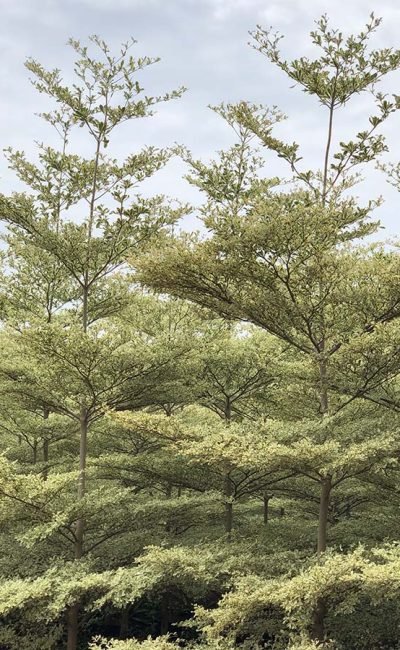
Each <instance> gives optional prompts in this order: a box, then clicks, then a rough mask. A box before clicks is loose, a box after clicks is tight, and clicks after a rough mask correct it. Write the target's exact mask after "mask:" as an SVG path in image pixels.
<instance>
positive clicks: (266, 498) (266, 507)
mask: <svg viewBox="0 0 400 650" xmlns="http://www.w3.org/2000/svg"><path fill="white" fill-rule="evenodd" d="M270 499H271V495H270V494H268V493H267V492H264V496H263V503H264V525H265V526H267V525H268V519H269V501H270Z"/></svg>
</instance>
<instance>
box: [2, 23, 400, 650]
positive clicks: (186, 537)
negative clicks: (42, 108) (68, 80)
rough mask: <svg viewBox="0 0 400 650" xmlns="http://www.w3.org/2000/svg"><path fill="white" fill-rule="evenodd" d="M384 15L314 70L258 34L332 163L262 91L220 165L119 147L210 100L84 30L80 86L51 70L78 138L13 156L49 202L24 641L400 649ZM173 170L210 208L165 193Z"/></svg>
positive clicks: (14, 543) (15, 548)
mask: <svg viewBox="0 0 400 650" xmlns="http://www.w3.org/2000/svg"><path fill="white" fill-rule="evenodd" d="M379 23H380V20H378V19H376V18H375V17H374V16H371V18H370V22H369V23H368V24H367V25H366V27H365V29H364V30H363V31H362V32H361V33H360V34H358V35H356V36H349V37H345V36H344V35H343V34H342V33H341V32H339V31H337V30H333V29H332V28H331V27H330V26H329V23H328V20H327V18H326V17H322V18H321V20H320V21H319V22H318V23H317V25H316V29H315V31H314V32H312V33H311V39H312V43H313V46H314V50H315V51H316V55H315V56H316V58H315V59H309V58H307V57H300V58H299V59H296V60H294V61H286V60H285V59H284V58H283V56H282V55H281V52H280V49H279V43H280V37H279V36H276V35H275V34H273V33H272V32H270V31H266V30H264V29H263V28H261V27H258V28H257V30H256V31H255V32H254V33H253V34H252V38H253V45H254V47H255V48H256V49H257V50H259V51H260V53H262V54H264V55H265V56H266V58H267V59H268V60H269V62H271V63H272V64H275V65H276V66H278V68H279V69H280V70H281V71H282V72H283V73H285V74H286V75H287V76H288V77H289V79H290V80H291V81H292V82H294V83H295V85H296V86H297V87H300V88H301V89H302V90H303V91H305V92H306V93H308V94H310V95H312V96H313V97H314V98H315V99H316V100H317V102H318V103H319V105H320V109H321V111H325V113H326V123H327V131H326V134H325V136H324V138H323V139H322V140H321V166H320V167H318V168H316V169H313V168H310V167H309V165H308V164H307V161H306V160H304V159H303V157H302V156H301V153H300V150H299V146H298V144H296V143H295V142H294V143H292V144H288V143H286V142H284V141H282V140H281V139H279V137H277V133H279V128H280V122H281V121H282V120H283V119H284V116H283V115H282V114H281V113H280V112H279V111H278V109H276V108H273V109H269V108H267V107H265V106H258V105H253V104H251V103H247V102H245V101H242V102H240V103H238V104H223V105H221V106H217V107H214V108H213V110H215V111H216V112H217V113H218V114H219V116H220V117H221V124H223V123H225V124H226V125H227V126H228V127H230V128H231V129H232V133H233V134H234V138H235V141H234V143H233V145H232V147H231V148H230V149H228V150H224V151H220V152H218V154H217V157H216V158H215V160H212V161H206V162H204V161H201V160H197V159H196V158H195V157H194V156H193V155H192V154H191V152H189V151H188V150H187V149H186V148H185V147H184V143H183V144H180V145H175V146H173V147H171V148H170V149H157V148H155V147H146V148H144V149H143V150H140V151H135V152H134V153H132V154H131V155H129V156H128V157H127V158H126V159H125V160H122V161H121V160H118V159H117V158H115V157H113V154H112V151H113V136H114V132H115V131H116V130H118V127H120V126H122V125H123V124H125V123H126V122H131V123H132V125H134V123H135V121H136V120H139V121H140V120H141V119H143V118H150V117H151V119H157V118H156V117H152V115H153V112H154V109H155V107H156V106H157V105H158V104H159V103H160V102H166V101H170V100H175V99H179V97H180V96H181V95H182V93H183V92H184V89H183V88H182V89H178V90H173V91H170V92H168V93H165V94H160V95H156V96H150V95H148V94H146V93H145V90H144V88H143V87H142V85H141V81H140V79H141V73H142V71H143V70H144V69H146V68H147V67H148V66H149V65H151V64H153V63H156V62H157V60H156V59H151V58H147V57H145V58H138V59H137V58H134V57H133V56H132V55H131V52H132V50H131V48H132V46H133V45H134V42H129V43H127V44H123V45H122V47H121V51H120V52H119V53H117V54H116V55H114V54H113V53H112V52H111V51H110V50H109V48H108V46H107V44H106V43H105V42H103V41H102V40H101V39H99V38H98V37H93V38H92V39H91V40H90V42H89V45H88V46H84V45H81V44H80V43H79V42H77V41H73V40H72V41H71V46H72V47H73V49H74V51H75V53H76V57H77V60H76V64H75V69H74V72H75V77H76V80H75V82H74V83H73V84H72V85H71V86H66V85H65V84H64V82H63V79H62V76H61V73H60V71H59V70H50V71H49V70H47V69H46V68H44V67H43V66H42V65H41V64H40V63H38V62H36V61H33V60H28V61H27V64H26V65H27V68H28V70H29V71H30V73H31V75H32V77H33V83H34V85H35V86H36V88H37V89H38V91H39V92H41V93H44V94H45V95H47V96H48V98H49V112H48V113H45V114H44V115H43V116H42V117H43V118H44V119H45V120H46V121H47V122H48V123H49V124H50V125H51V126H52V127H54V128H55V130H56V132H57V134H58V136H59V142H60V145H59V148H53V147H52V146H47V145H44V144H41V145H39V148H38V153H37V156H36V159H35V160H33V161H32V160H29V159H28V157H27V156H26V155H25V154H24V153H23V152H21V151H15V150H13V149H8V150H7V151H6V157H7V160H8V163H9V165H10V167H11V168H12V169H13V170H14V171H15V174H16V176H17V178H18V180H19V182H21V183H22V184H24V185H25V187H26V191H25V192H22V193H15V194H12V195H10V196H5V195H1V196H0V217H1V219H2V222H3V226H4V227H3V239H4V246H3V249H2V289H1V301H0V304H1V318H2V328H1V332H0V345H1V357H0V359H1V360H0V404H1V411H0V432H1V438H0V441H1V442H0V444H1V455H0V519H1V532H0V549H1V555H0V573H1V576H2V580H1V587H0V618H1V621H0V648H1V649H4V650H17V649H20V648H24V650H61V649H62V648H67V650H78V649H80V650H83V649H85V650H89V649H90V650H101V649H102V650H173V649H174V648H175V649H176V648H187V649H188V650H189V649H191V650H194V649H196V648H198V649H199V650H201V649H204V650H207V649H208V650H232V649H233V648H242V649H243V650H256V649H257V648H260V649H261V648H269V649H270V650H288V649H290V650H316V649H317V648H324V649H325V650H378V649H381V650H395V649H396V648H400V605H399V603H400V598H399V596H400V546H399V539H400V519H399V492H400V474H399V471H400V466H399V458H400V417H399V414H400V385H399V372H400V258H399V254H398V244H397V243H396V242H391V243H390V244H385V243H382V244H381V243H378V242H377V239H376V237H375V238H374V237H371V235H374V234H375V233H376V232H377V230H378V228H379V223H378V222H377V221H374V220H373V219H372V212H373V210H374V208H375V207H377V205H379V204H380V202H381V200H380V199H376V197H371V200H370V201H369V202H368V203H366V204H365V205H363V204H361V203H360V201H359V199H358V198H357V190H356V185H357V183H359V182H362V178H361V176H360V173H362V171H363V169H364V166H365V165H372V167H373V168H374V167H375V168H379V169H376V173H377V174H378V173H381V174H382V173H384V174H386V175H387V178H388V181H389V182H391V183H392V184H394V185H395V186H398V187H399V188H400V166H398V165H397V164H396V163H385V162H382V160H381V156H382V154H386V153H387V152H388V151H389V145H388V144H387V142H386V141H385V138H384V135H383V133H382V127H383V125H384V123H385V122H386V121H387V120H390V119H392V117H393V114H394V113H396V111H398V109H399V108H400V98H399V97H398V96H397V95H395V94H394V95H386V94H384V93H381V92H379V82H380V81H381V79H382V78H383V77H385V76H386V75H387V74H389V73H391V72H393V71H396V70H398V69H399V68H400V50H395V49H390V48H385V49H379V50H374V49H371V48H370V37H371V36H373V33H374V32H375V31H376V29H378V27H379ZM359 95H361V96H363V97H365V101H366V104H367V105H368V102H369V104H371V102H372V105H373V109H372V114H371V115H370V117H369V118H367V119H366V123H365V125H362V126H361V127H360V131H359V132H358V133H356V134H355V135H354V137H353V138H352V139H351V140H349V141H340V138H339V137H338V132H337V125H338V124H340V120H341V115H342V112H344V111H351V100H352V99H353V98H354V97H356V96H359ZM124 128H127V127H124ZM132 128H134V127H133V126H132ZM76 133H78V134H79V141H80V142H82V141H84V142H85V147H86V150H87V151H92V155H89V156H86V157H84V156H82V155H81V153H80V150H79V148H78V149H76V147H75V144H76V143H77V141H78V140H77V138H76ZM265 153H267V154H268V155H269V156H270V154H271V155H272V154H276V155H277V156H278V157H279V158H281V159H283V161H285V162H286V163H287V169H288V174H287V176H286V177H284V178H278V177H277V176H276V174H275V173H274V170H273V163H272V164H271V163H269V165H267V163H266V160H267V159H268V156H266V155H264V154H265ZM393 153H394V155H396V151H394V152H393ZM172 156H180V157H181V158H182V159H183V160H184V161H185V162H186V164H187V167H188V174H187V181H188V182H189V183H191V184H192V185H193V186H194V187H195V188H197V189H198V190H199V191H200V195H202V197H203V200H202V201H201V202H200V205H199V206H198V207H193V206H188V205H181V204H180V203H179V202H178V201H176V200H174V198H173V197H166V196H149V195H148V194H149V193H148V192H147V193H146V192H145V191H144V189H143V188H145V186H143V184H144V183H145V182H146V180H147V179H149V178H151V177H152V176H153V175H154V174H156V173H157V172H158V171H159V170H160V169H162V168H163V167H164V166H165V165H166V164H168V161H169V160H170V158H171V157H172ZM187 214H196V215H197V216H198V217H200V219H201V221H202V227H201V230H200V233H187V232H183V231H182V230H181V229H180V219H181V218H182V217H183V216H184V215H187ZM371 242H372V243H371Z"/></svg>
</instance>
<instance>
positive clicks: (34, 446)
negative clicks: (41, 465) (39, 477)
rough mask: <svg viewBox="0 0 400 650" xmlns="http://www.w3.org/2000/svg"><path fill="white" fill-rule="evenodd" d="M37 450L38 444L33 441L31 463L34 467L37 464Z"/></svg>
mask: <svg viewBox="0 0 400 650" xmlns="http://www.w3.org/2000/svg"><path fill="white" fill-rule="evenodd" d="M37 448H38V443H37V440H35V442H34V443H33V446H32V463H33V464H34V465H36V463H37Z"/></svg>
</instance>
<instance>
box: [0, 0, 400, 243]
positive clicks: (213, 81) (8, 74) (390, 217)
mask: <svg viewBox="0 0 400 650" xmlns="http://www.w3.org/2000/svg"><path fill="white" fill-rule="evenodd" d="M371 11H375V12H376V14H377V15H378V16H382V17H383V19H384V22H383V25H382V27H381V29H380V30H379V33H378V35H377V36H376V37H375V39H374V41H373V43H374V46H376V47H377V46H383V47H389V46H394V47H399V48H400V2H399V0H380V2H379V3H376V4H375V3H374V2H373V0H372V1H370V0H336V2H327V1H326V0H0V12H1V13H0V16H1V21H0V57H1V59H0V60H1V70H0V147H6V146H8V145H12V146H14V147H15V148H19V149H24V150H25V151H27V152H28V153H29V154H32V155H33V152H34V141H35V140H38V141H43V140H46V139H47V137H48V135H47V131H46V128H45V127H44V125H42V123H41V121H40V120H39V119H38V118H37V117H35V116H34V113H35V112H37V111H40V110H48V109H49V108H50V106H49V104H48V103H46V101H44V99H43V97H41V96H38V95H37V94H36V91H34V89H33V88H32V87H31V86H30V84H29V74H28V72H27V71H26V69H25V68H24V65H23V63H24V60H25V59H26V57H28V56H32V57H34V58H36V59H38V60H39V61H40V62H42V63H43V64H44V65H45V67H48V68H52V67H59V68H61V69H62V70H63V71H64V70H65V72H66V77H68V76H69V75H70V70H71V63H72V60H73V55H72V51H70V49H69V48H68V47H67V46H66V41H67V40H68V38H69V37H70V36H73V37H74V38H78V39H81V40H82V41H84V40H85V39H86V38H87V36H88V35H90V34H99V35H100V36H101V37H103V38H104V39H105V40H106V41H107V42H108V43H109V45H110V46H111V47H115V48H116V49H118V47H119V44H120V43H121V42H122V41H126V40H127V39H129V37H131V36H133V37H134V38H135V39H136V40H137V41H138V44H137V45H136V46H135V50H134V52H133V53H134V54H136V55H139V54H147V55H150V56H160V57H161V59H162V61H161V63H159V64H158V65H157V66H153V67H151V68H149V69H148V70H147V71H146V73H145V75H144V76H143V77H142V78H141V81H142V82H143V84H144V85H145V86H146V88H148V90H149V92H150V91H156V92H162V91H164V90H168V89H171V88H173V87H176V86H180V85H185V86H187V87H188V89H189V90H188V92H187V93H186V94H185V95H184V97H183V98H182V99H181V100H178V101H174V102H171V103H170V104H167V105H163V106H161V108H160V110H159V112H158V114H157V116H156V117H155V118H152V119H151V120H146V121H145V122H141V123H140V124H139V122H136V123H133V124H131V125H130V126H129V128H127V129H125V130H124V131H123V132H121V133H120V135H119V138H118V139H117V141H116V143H115V149H114V151H113V153H118V154H119V153H121V154H122V153H129V152H132V151H134V150H135V149H137V148H138V147H140V146H141V145H143V144H144V143H147V144H156V145H159V146H162V145H168V144H172V143H173V142H175V141H178V142H180V143H183V144H185V145H187V146H189V147H190V148H191V149H192V150H193V151H194V152H195V154H196V155H198V156H200V157H203V158H209V157H211V156H212V155H213V152H215V150H216V149H219V148H222V147H225V146H227V145H228V144H229V143H230V142H231V134H230V132H229V129H227V128H226V127H225V126H224V124H223V122H222V120H221V119H220V118H218V117H217V116H216V115H214V114H213V113H212V112H211V111H210V110H209V109H208V108H207V105H208V104H217V103H219V102H221V101H231V102H232V101H233V102H234V101H237V100H241V99H245V100H248V101H253V102H257V103H259V102H262V103H264V104H267V105H269V106H272V105H278V106H279V108H280V109H281V110H283V111H284V112H285V113H286V114H287V115H288V117H289V119H288V121H287V123H285V125H284V126H283V127H282V128H281V131H280V134H281V135H282V136H284V137H286V138H287V139H288V140H289V141H293V140H297V141H299V142H300V143H301V145H302V147H303V148H302V154H303V155H304V157H305V159H306V160H307V168H310V167H313V166H319V165H320V162H321V158H322V139H323V135H324V133H325V129H326V115H325V114H324V112H323V111H321V109H320V107H319V106H318V104H317V103H316V101H315V99H313V98H311V97H308V96H305V95H304V94H302V93H301V92H300V91H299V89H291V88H290V85H291V84H290V82H289V81H288V80H287V79H286V78H285V76H284V74H283V73H281V72H280V71H279V70H277V69H275V68H274V66H273V65H272V64H270V63H269V62H268V61H267V60H266V59H265V58H264V57H262V56H261V55H260V54H258V53H257V52H255V51H254V50H253V49H251V48H250V47H249V46H248V44H247V43H248V41H249V35H248V31H249V30H251V29H254V28H255V26H256V24H257V23H260V24H262V25H263V26H265V27H269V26H271V25H272V26H273V27H274V28H276V29H277V30H279V31H280V32H282V33H283V34H285V35H286V38H285V40H284V41H283V42H282V51H283V52H284V54H285V56H286V57H290V56H300V55H302V54H307V53H308V52H309V48H310V45H309V38H308V33H309V31H310V29H312V28H313V21H314V20H315V19H317V18H318V17H319V16H320V15H321V14H322V13H325V12H326V13H328V15H329V16H330V18H331V22H332V24H333V25H336V26H338V27H340V28H341V29H343V30H344V31H345V32H351V31H358V30H359V29H360V28H361V27H362V26H363V25H364V23H365V22H366V20H367V19H368V16H369V13H370V12H371ZM386 88H387V89H388V90H389V91H391V92H395V93H397V94H400V73H396V74H395V75H392V77H391V78H390V79H389V80H388V82H387V84H386ZM367 116H368V101H367V100H366V99H363V100H362V101H361V102H360V101H358V102H357V103H356V104H355V106H354V108H353V109H351V108H350V110H348V111H347V114H346V112H343V115H341V116H340V119H341V131H340V134H339V135H340V136H342V137H346V136H349V135H350V134H351V132H352V131H353V132H354V131H357V130H360V129H361V128H363V125H364V124H365V123H366V120H367ZM399 131H400V115H399V116H395V118H394V119H393V120H392V122H391V124H390V126H389V127H388V128H387V130H386V132H387V134H388V137H389V140H390V143H391V153H390V156H389V159H391V160H394V161H397V160H400V146H399V144H398V142H399ZM268 160H269V165H270V167H269V170H270V173H271V175H275V174H276V173H279V172H280V171H281V169H282V167H281V166H279V165H278V164H277V163H276V162H275V161H274V159H273V158H271V159H269V158H268ZM181 173H182V166H180V165H179V164H178V163H177V162H176V163H174V164H172V165H170V167H169V168H168V169H167V170H165V171H163V172H162V174H161V175H160V176H159V178H158V180H157V187H156V189H157V190H160V191H163V192H166V193H168V194H170V195H173V196H178V197H181V198H184V199H189V198H191V197H192V193H191V190H190V188H189V187H188V186H187V185H186V184H185V182H184V181H183V180H181V179H180V176H181ZM14 187H15V183H14V182H13V178H12V176H11V174H10V172H9V171H8V170H7V168H6V163H5V162H4V161H2V160H1V159H0V191H2V192H9V191H10V190H12V189H13V188H14ZM360 194H361V196H362V197H367V196H368V197H371V196H376V195H379V194H384V196H385V199H386V203H385V205H384V207H383V208H381V209H380V210H379V217H380V218H381V221H382V223H383V224H384V226H385V227H386V231H385V232H383V233H382V237H387V236H389V235H392V234H395V233H398V231H399V223H400V218H399V215H398V205H399V203H400V201H399V199H400V196H399V195H398V194H397V192H396V191H395V190H394V189H392V188H391V187H390V186H389V185H387V184H386V182H385V180H384V178H383V176H382V174H381V173H380V172H377V171H376V172H374V171H373V172H370V173H369V174H368V177H367V183H366V184H365V186H364V188H363V189H360Z"/></svg>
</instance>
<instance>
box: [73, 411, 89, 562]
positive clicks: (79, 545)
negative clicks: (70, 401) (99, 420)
mask: <svg viewBox="0 0 400 650" xmlns="http://www.w3.org/2000/svg"><path fill="white" fill-rule="evenodd" d="M87 434H88V413H87V409H86V407H85V406H82V407H81V413H80V446H79V479H78V495H77V496H78V501H81V500H82V499H83V497H84V496H85V492H86V458H87ZM84 532H85V520H84V518H83V517H80V518H79V519H78V521H77V522H76V533H75V534H76V543H75V558H76V559H77V560H79V559H80V558H81V557H82V555H83V539H84Z"/></svg>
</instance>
